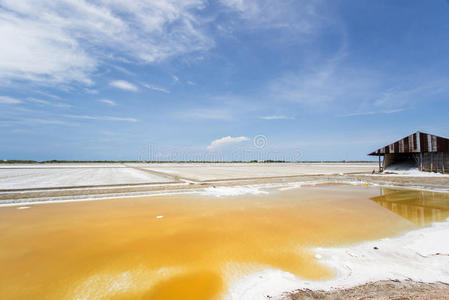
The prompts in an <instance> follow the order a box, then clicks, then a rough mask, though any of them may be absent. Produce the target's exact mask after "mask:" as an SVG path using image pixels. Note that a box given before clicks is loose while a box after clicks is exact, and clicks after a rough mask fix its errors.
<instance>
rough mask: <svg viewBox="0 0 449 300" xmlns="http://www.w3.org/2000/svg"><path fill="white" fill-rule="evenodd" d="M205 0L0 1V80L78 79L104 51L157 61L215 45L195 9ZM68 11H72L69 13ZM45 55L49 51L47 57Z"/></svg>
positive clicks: (85, 78)
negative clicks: (0, 42)
mask: <svg viewBox="0 0 449 300" xmlns="http://www.w3.org/2000/svg"><path fill="white" fill-rule="evenodd" d="M205 6H206V1H205V0H189V1H131V2H121V1H100V2H87V1H72V0H61V1H58V2H57V3H56V2H54V1H52V0H42V1H33V0H22V1H14V0H5V1H2V5H1V7H0V36H1V37H2V41H7V42H4V43H2V47H1V48H0V57H2V59H1V60H0V79H7V80H16V79H19V80H32V81H35V82H39V83H48V82H49V81H51V82H70V81H78V82H82V83H85V84H91V83H92V81H91V79H90V75H91V73H92V72H93V71H95V70H96V69H97V67H98V65H99V64H101V63H102V61H103V60H104V57H108V56H110V54H111V53H114V56H115V57H117V58H119V59H121V58H123V59H127V60H130V61H133V62H156V61H161V60H164V59H166V58H168V57H172V56H176V55H181V54H185V53H190V52H193V51H203V50H207V49H210V48H211V47H213V46H214V41H213V39H212V38H210V37H209V36H208V35H207V34H205V33H204V30H203V24H205V23H207V22H210V21H211V20H209V19H204V18H199V17H198V16H197V15H196V14H195V13H196V12H197V11H199V10H202V9H203V8H204V7H205ZM67 12H70V13H67ZM50 53H51V55H50Z"/></svg>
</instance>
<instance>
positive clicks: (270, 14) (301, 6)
mask: <svg viewBox="0 0 449 300" xmlns="http://www.w3.org/2000/svg"><path fill="white" fill-rule="evenodd" d="M220 2H221V4H222V5H224V6H225V7H228V8H229V9H230V11H231V12H232V13H235V12H237V13H238V14H239V15H240V17H241V18H242V20H243V21H244V22H245V26H239V27H240V28H238V29H241V28H249V29H254V28H258V29H264V28H265V29H271V28H277V29H281V30H282V31H280V32H279V33H280V34H281V35H283V34H285V33H290V34H291V33H295V34H296V35H295V39H296V40H298V39H301V38H302V37H304V36H305V35H308V34H311V33H315V32H318V31H319V29H320V28H321V26H322V25H323V24H324V23H326V22H327V20H326V17H324V16H322V14H324V12H325V10H324V9H322V6H323V5H326V3H325V2H323V1H320V0H317V1H308V0H295V1H291V0H278V1H270V0H259V1H253V0H221V1H220ZM233 21H234V20H233ZM234 23H235V21H234ZM219 26H220V30H224V31H229V29H228V28H225V27H223V26H222V25H219ZM231 26H232V25H231ZM233 27H234V28H235V26H233ZM298 33H299V34H300V35H298Z"/></svg>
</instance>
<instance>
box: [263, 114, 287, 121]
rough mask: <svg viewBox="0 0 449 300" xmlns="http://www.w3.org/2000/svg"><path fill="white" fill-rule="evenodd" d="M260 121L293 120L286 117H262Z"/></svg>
mask: <svg viewBox="0 0 449 300" xmlns="http://www.w3.org/2000/svg"><path fill="white" fill-rule="evenodd" d="M260 119H263V120H290V119H292V118H290V117H287V116H284V115H272V116H262V117H260Z"/></svg>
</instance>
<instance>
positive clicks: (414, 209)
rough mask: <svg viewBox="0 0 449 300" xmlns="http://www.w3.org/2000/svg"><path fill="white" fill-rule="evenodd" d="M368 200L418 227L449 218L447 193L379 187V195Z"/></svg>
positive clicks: (448, 196)
mask: <svg viewBox="0 0 449 300" xmlns="http://www.w3.org/2000/svg"><path fill="white" fill-rule="evenodd" d="M370 199H371V200H372V201H374V202H376V203H378V204H379V205H381V206H383V207H385V208H387V209H389V210H390V211H392V212H394V213H395V214H397V215H399V216H401V217H403V218H406V219H407V220H409V221H411V222H413V223H415V224H417V225H419V226H424V225H426V224H429V223H431V222H440V221H444V220H445V219H447V218H448V217H449V194H448V193H438V192H428V191H414V190H402V189H393V188H383V187H381V188H380V195H379V196H376V197H372V198H370Z"/></svg>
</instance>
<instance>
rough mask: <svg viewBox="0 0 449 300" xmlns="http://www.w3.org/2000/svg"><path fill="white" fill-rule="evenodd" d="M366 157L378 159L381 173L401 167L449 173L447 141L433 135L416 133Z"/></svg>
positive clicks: (448, 145)
mask: <svg viewBox="0 0 449 300" xmlns="http://www.w3.org/2000/svg"><path fill="white" fill-rule="evenodd" d="M368 155H371V156H378V157H379V171H381V172H382V171H383V170H386V169H387V168H389V167H392V166H393V165H401V166H404V167H409V168H414V167H415V168H418V169H419V170H421V171H426V172H438V173H449V139H447V138H444V137H440V136H436V135H433V134H428V133H423V132H419V131H418V132H415V133H414V134H412V135H409V136H407V137H405V138H403V139H400V140H398V141H396V142H394V143H392V144H390V145H387V146H385V147H382V148H379V149H377V150H376V151H374V152H371V153H370V154H368ZM382 158H383V159H382Z"/></svg>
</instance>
